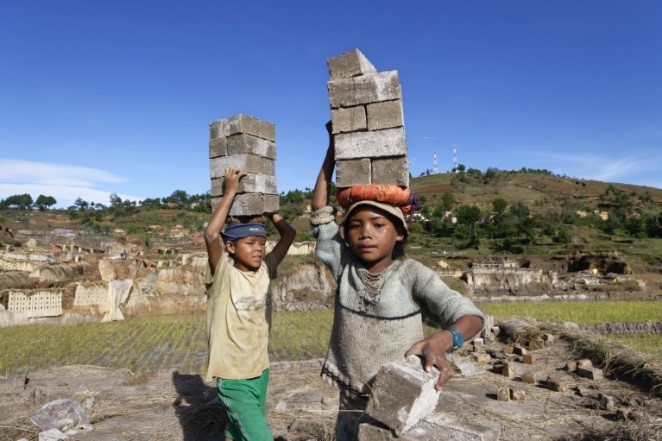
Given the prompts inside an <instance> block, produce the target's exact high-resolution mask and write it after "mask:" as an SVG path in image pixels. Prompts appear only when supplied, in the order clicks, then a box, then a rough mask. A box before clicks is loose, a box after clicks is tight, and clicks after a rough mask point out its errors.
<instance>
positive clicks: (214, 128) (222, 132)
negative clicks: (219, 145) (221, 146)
mask: <svg viewBox="0 0 662 441" xmlns="http://www.w3.org/2000/svg"><path fill="white" fill-rule="evenodd" d="M237 133H246V134H248V135H253V136H257V137H258V138H263V139H268V140H269V141H276V126H275V125H274V124H272V123H270V122H267V121H262V120H259V119H257V118H254V117H252V116H248V115H243V114H239V115H234V116H232V117H230V118H227V119H221V120H218V121H214V122H213V123H211V124H209V139H214V138H226V137H228V136H232V135H236V134H237Z"/></svg>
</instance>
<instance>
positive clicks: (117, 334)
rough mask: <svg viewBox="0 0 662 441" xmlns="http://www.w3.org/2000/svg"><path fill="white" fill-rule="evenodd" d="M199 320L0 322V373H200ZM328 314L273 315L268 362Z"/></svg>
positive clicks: (568, 305)
mask: <svg viewBox="0 0 662 441" xmlns="http://www.w3.org/2000/svg"><path fill="white" fill-rule="evenodd" d="M480 307H481V308H482V309H483V310H484V311H485V312H486V313H487V314H490V315H494V316H495V317H496V318H497V319H498V318H501V317H521V316H528V317H533V318H536V319H539V320H543V321H570V322H575V323H581V324H595V323H605V322H646V321H649V320H652V321H654V322H659V321H661V320H662V302H650V301H640V302H629V301H619V302H577V301H575V302H546V303H535V304H534V303H518V304H503V303H494V304H481V305H480ZM205 320H206V319H205V315H204V314H196V315H175V316H148V317H140V318H130V319H127V320H125V321H120V322H112V323H93V324H75V325H31V326H19V327H11V328H0V375H2V376H5V377H11V376H16V375H23V374H25V373H27V372H30V371H34V370H40V369H44V368H48V367H54V366H63V365H73V364H87V365H99V366H109V367H123V368H128V369H130V370H132V371H134V372H147V371H152V370H159V369H178V370H179V371H180V373H182V374H201V373H203V370H204V369H205V366H206V353H207V343H206V330H205V323H206V321H205ZM332 320H333V312H332V311H331V310H319V311H303V312H278V313H275V314H274V321H273V328H272V332H271V342H270V353H271V357H272V360H305V359H310V358H319V357H323V356H324V354H325V352H326V346H327V343H328V338H329V334H330V330H331V325H332ZM432 331H433V329H432V328H428V330H427V332H432ZM609 338H610V339H612V340H615V341H618V342H620V343H622V344H624V345H627V346H629V347H631V348H633V349H634V350H636V351H637V352H640V353H641V354H643V355H645V356H647V357H652V358H656V359H660V358H661V357H662V336H660V335H636V336H609Z"/></svg>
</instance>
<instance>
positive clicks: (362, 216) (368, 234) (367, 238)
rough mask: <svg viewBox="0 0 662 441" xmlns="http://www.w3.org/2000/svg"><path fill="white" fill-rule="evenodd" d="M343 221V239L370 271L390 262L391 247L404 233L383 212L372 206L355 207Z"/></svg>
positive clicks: (384, 267)
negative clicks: (345, 223) (344, 227)
mask: <svg viewBox="0 0 662 441" xmlns="http://www.w3.org/2000/svg"><path fill="white" fill-rule="evenodd" d="M346 222H347V226H346V230H345V231H346V232H347V238H346V239H347V243H348V244H349V246H350V247H351V248H352V251H354V254H356V256H357V257H358V258H359V259H361V261H362V262H363V264H364V265H365V267H366V268H367V269H368V270H369V271H370V272H373V273H379V272H382V271H383V270H385V269H386V268H387V267H388V266H389V265H390V264H391V263H393V257H392V254H393V248H395V245H396V242H398V241H400V240H403V239H404V234H403V233H402V232H400V231H398V229H397V228H396V226H395V224H394V223H393V221H391V219H390V217H388V215H386V213H384V212H383V211H382V210H379V209H378V208H374V207H369V206H366V207H359V208H357V209H356V210H355V211H353V212H352V214H351V216H350V218H349V219H348V220H347V221H346Z"/></svg>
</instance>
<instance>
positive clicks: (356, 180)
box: [336, 158, 371, 188]
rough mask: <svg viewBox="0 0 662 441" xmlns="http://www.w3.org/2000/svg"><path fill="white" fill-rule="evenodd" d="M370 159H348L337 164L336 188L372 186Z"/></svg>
mask: <svg viewBox="0 0 662 441" xmlns="http://www.w3.org/2000/svg"><path fill="white" fill-rule="evenodd" d="M370 170H371V168H370V159H368V158H363V159H348V160H345V161H338V162H336V186H337V187H339V188H343V187H351V186H352V185H362V184H370V182H371V178H370V176H371V174H370Z"/></svg>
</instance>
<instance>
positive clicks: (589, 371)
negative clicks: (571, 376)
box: [577, 367, 604, 380]
mask: <svg viewBox="0 0 662 441" xmlns="http://www.w3.org/2000/svg"><path fill="white" fill-rule="evenodd" d="M577 375H579V376H580V377H584V378H588V379H590V380H602V379H603V378H604V376H603V375H602V369H598V368H594V367H586V368H583V367H578V368H577Z"/></svg>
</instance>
